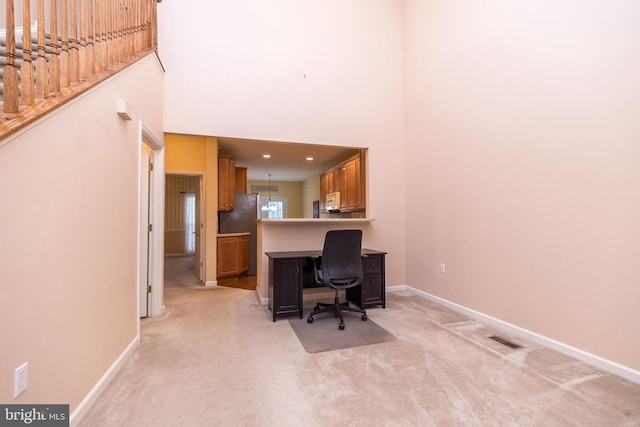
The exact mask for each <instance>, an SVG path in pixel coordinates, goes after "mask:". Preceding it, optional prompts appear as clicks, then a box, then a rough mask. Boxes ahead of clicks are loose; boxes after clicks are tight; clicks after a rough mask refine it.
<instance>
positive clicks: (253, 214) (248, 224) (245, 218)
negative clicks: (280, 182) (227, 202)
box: [218, 194, 260, 275]
mask: <svg viewBox="0 0 640 427" xmlns="http://www.w3.org/2000/svg"><path fill="white" fill-rule="evenodd" d="M259 218H260V195H259V194H236V195H235V196H234V201H233V210H232V211H229V212H218V226H219V233H220V234H224V233H244V232H247V231H248V232H249V233H251V235H250V236H249V271H247V274H248V275H255V274H256V272H257V264H256V260H257V258H256V247H257V230H258V225H257V224H256V220H258V219H259Z"/></svg>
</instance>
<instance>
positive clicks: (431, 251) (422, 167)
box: [405, 0, 640, 370]
mask: <svg viewBox="0 0 640 427" xmlns="http://www.w3.org/2000/svg"><path fill="white" fill-rule="evenodd" d="M405 5H406V9H405V23H406V27H405V40H406V41H407V43H406V45H405V66H406V73H405V76H406V78H405V89H406V90H405V99H406V102H405V114H406V123H407V127H406V135H407V138H406V144H407V148H406V150H407V156H406V170H407V182H411V183H413V185H412V187H413V188H412V190H411V196H410V197H409V198H408V204H407V215H406V227H407V231H408V233H407V259H406V268H407V282H408V283H409V284H410V285H411V286H414V287H417V288H419V289H421V290H424V291H426V292H428V293H431V294H433V295H436V296H438V297H441V298H444V299H447V300H450V301H453V302H455V303H458V304H461V305H463V306H466V307H469V308H471V309H474V310H477V311H479V312H482V313H485V314H487V315H489V316H493V317H495V318H498V319H501V320H503V321H505V322H509V323H511V324H514V325H517V326H519V327H521V328H525V329H528V330H530V331H532V332H534V333H537V334H541V335H543V336H546V337H548V338H551V339H553V340H557V341H559V342H562V343H564V344H566V345H569V346H573V347H575V348H578V349H581V350H583V351H586V352H589V353H592V354H595V355H598V356H600V357H603V358H606V359H608V360H611V361H614V362H617V363H619V364H622V365H625V366H628V367H631V368H633V369H636V370H637V369H640V359H639V358H638V355H640V339H638V325H639V324H640V310H638V307H639V306H640V286H638V280H639V278H640V262H638V259H639V255H640V252H639V251H640V245H639V243H640V221H638V218H640V194H639V192H638V189H639V188H640V186H639V185H640V184H639V183H640V167H639V162H638V160H639V159H640V144H639V143H638V142H639V141H640V127H639V124H638V123H639V121H638V113H639V112H640V101H639V100H640V85H639V80H638V75H639V73H640V26H638V25H637V19H636V18H637V17H638V16H639V14H640V9H639V8H638V3H637V2H633V1H619V2H609V1H604V0H603V1H588V2H583V1H566V2H551V1H545V2H529V3H527V4H524V3H522V2H498V1H485V2H481V3H469V2H434V1H422V0H412V1H407V2H405ZM632 17H633V18H632ZM440 263H446V273H445V274H441V273H440V272H439V266H440Z"/></svg>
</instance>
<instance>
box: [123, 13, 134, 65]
mask: <svg viewBox="0 0 640 427" xmlns="http://www.w3.org/2000/svg"><path fill="white" fill-rule="evenodd" d="M124 14H125V20H124V22H125V29H126V30H125V33H126V35H127V36H126V37H125V39H124V45H125V48H126V50H125V58H128V57H130V56H131V55H132V54H133V25H132V21H131V18H132V16H133V7H132V4H131V0H125V7H124Z"/></svg>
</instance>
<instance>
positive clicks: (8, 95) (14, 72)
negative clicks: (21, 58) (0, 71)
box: [3, 0, 19, 113]
mask: <svg viewBox="0 0 640 427" xmlns="http://www.w3.org/2000/svg"><path fill="white" fill-rule="evenodd" d="M6 11H7V12H6V13H7V15H6V17H5V18H6V21H7V22H6V27H7V30H6V31H7V33H6V34H7V35H6V42H5V48H6V57H7V63H6V65H5V67H4V76H3V82H4V99H3V102H4V112H5V113H17V112H18V109H19V105H18V104H19V99H18V69H17V68H16V26H15V21H14V19H15V16H14V13H13V0H7V9H6Z"/></svg>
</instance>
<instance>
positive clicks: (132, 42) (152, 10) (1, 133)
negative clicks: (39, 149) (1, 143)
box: [0, 0, 162, 140]
mask: <svg viewBox="0 0 640 427" xmlns="http://www.w3.org/2000/svg"><path fill="white" fill-rule="evenodd" d="M161 1H162V0H70V4H69V1H68V0H50V10H49V11H48V18H49V19H47V11H46V10H45V9H46V7H45V0H38V1H37V21H36V22H37V25H36V28H37V32H36V33H35V34H32V28H31V22H32V21H31V20H32V11H31V2H30V0H6V25H5V28H6V30H5V31H6V36H5V40H0V42H4V46H3V47H2V46H0V78H1V80H2V84H1V85H0V140H2V139H4V138H6V137H7V136H9V135H11V134H13V133H14V132H16V131H18V130H19V129H22V128H23V127H25V126H26V125H28V124H29V123H32V122H33V121H35V120H37V119H38V118H40V117H42V116H44V115H45V114H47V113H49V112H50V111H52V110H53V109H55V108H57V107H59V106H61V105H63V104H64V103H66V102H68V101H69V100H71V99H73V98H75V97H76V96H78V95H80V94H81V93H83V92H85V91H86V90H88V89H90V88H91V87H94V86H95V85H97V84H98V83H100V82H101V81H103V80H105V79H107V78H108V77H110V76H111V75H113V74H115V73H117V72H119V71H121V70H122V69H124V68H126V67H127V66H129V65H131V64H133V63H135V62H136V61H138V60H140V59H141V58H143V57H145V56H146V55H148V54H149V53H153V52H156V51H157V40H158V37H157V34H158V30H157V7H158V6H157V3H160V2H161ZM16 2H22V43H21V44H19V46H17V43H16V25H15V23H16V16H15V3H16ZM78 2H79V3H80V4H79V5H78ZM69 6H70V7H69ZM58 11H59V12H58ZM52 16H57V17H58V19H51V17H52ZM47 22H48V23H50V25H49V28H46V24H47ZM1 26H2V23H0V28H1ZM34 36H35V43H34ZM19 48H20V50H18V49H19ZM34 58H35V61H34Z"/></svg>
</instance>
